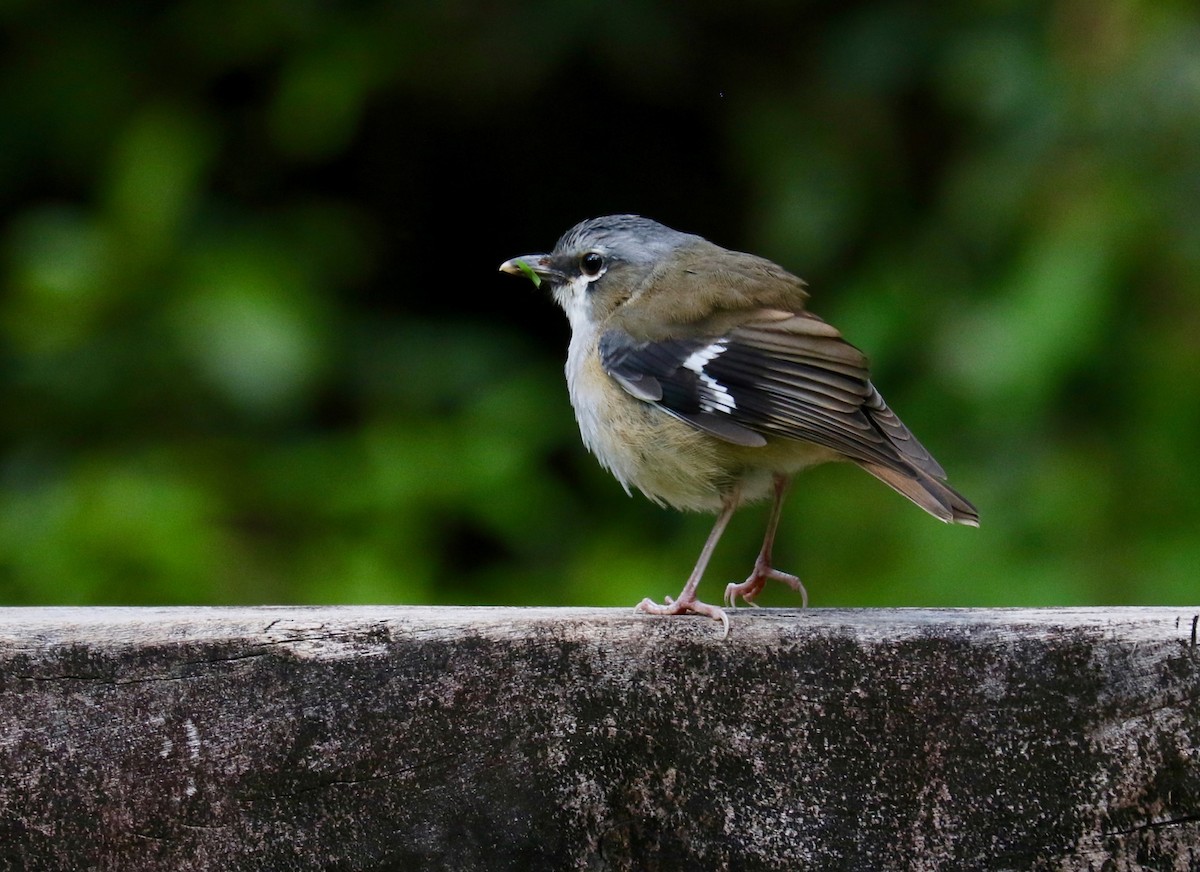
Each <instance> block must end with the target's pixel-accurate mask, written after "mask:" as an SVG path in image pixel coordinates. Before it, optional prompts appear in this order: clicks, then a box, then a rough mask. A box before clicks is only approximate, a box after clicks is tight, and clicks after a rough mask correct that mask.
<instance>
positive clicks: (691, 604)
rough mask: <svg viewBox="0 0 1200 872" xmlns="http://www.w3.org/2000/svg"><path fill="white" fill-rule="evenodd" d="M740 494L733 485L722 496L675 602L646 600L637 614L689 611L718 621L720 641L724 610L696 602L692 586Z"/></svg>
mask: <svg viewBox="0 0 1200 872" xmlns="http://www.w3.org/2000/svg"><path fill="white" fill-rule="evenodd" d="M740 495H741V488H740V487H736V486H735V487H734V489H733V490H732V491H730V492H729V494H728V495H727V496H726V497H725V502H724V503H723V505H722V506H721V513H720V514H719V515H717V520H716V523H714V524H713V528H712V532H711V533H709V534H708V540H707V541H706V542H705V543H704V548H702V549H701V551H700V558H699V559H698V560H697V561H696V566H695V568H693V569H692V574H691V575H689V576H688V580H687V584H685V585H684V586H683V590H682V591H680V593H679V597H678V598H677V599H671V598H670V597H667V598H666V604H665V605H661V606H660V605H659V604H658V603H656V602H654V601H653V600H652V599H650V598H649V597H647V598H646V599H644V600H642V601H641V602H640V603H638V606H637V611H639V612H645V613H646V614H649V615H681V614H684V613H686V612H691V613H692V614H695V615H704V616H705V617H709V618H712V619H713V620H716V621H720V622H721V624H722V626H723V627H724V628H725V630H724V632H723V633H722V634H721V638H722V639H724V638H725V637H726V636H728V635H729V616H728V615H726V614H725V610H724V609H722V608H720V607H719V606H711V605H709V604H708V603H703V602H700V600H698V599H696V586H697V585H699V584H700V579H701V577H702V576H703V575H704V569H705V567H707V566H708V561H709V558H711V557H712V554H713V551H714V550H715V549H716V547H717V542H718V541H720V539H721V534H722V533H724V532H725V527H726V526H727V525H728V524H729V519H730V518H732V517H733V513H734V511H735V510H736V509H737V507H738V499H739V497H740Z"/></svg>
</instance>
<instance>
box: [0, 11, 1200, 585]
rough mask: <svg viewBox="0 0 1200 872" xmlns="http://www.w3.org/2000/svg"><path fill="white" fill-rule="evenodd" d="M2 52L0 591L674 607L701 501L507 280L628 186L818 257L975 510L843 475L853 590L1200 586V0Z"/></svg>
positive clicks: (13, 44)
mask: <svg viewBox="0 0 1200 872" xmlns="http://www.w3.org/2000/svg"><path fill="white" fill-rule="evenodd" d="M0 34H2V35H0V208H2V209H3V224H2V227H0V234H2V235H0V271H2V272H0V275H2V282H3V287H2V294H0V367H2V370H0V376H2V381H0V409H2V412H0V440H2V449H3V450H2V455H0V602H3V603H7V604H20V603H77V604H91V603H265V602H385V603H420V602H448V603H450V602H453V603H539V604H616V605H632V604H633V603H635V602H636V601H637V600H638V599H640V598H641V597H642V596H644V595H648V594H649V595H653V596H655V597H656V598H657V597H661V596H663V595H665V594H668V593H670V594H674V593H675V592H676V590H677V588H678V587H679V585H680V584H681V583H682V580H683V578H684V576H685V575H686V572H687V570H688V569H689V568H690V565H691V563H692V561H693V559H694V557H695V555H696V553H697V552H698V550H699V547H700V544H701V542H702V540H703V537H704V535H705V534H706V532H707V528H708V525H709V523H710V519H708V518H703V517H696V516H683V515H677V514H674V513H671V512H664V511H662V510H660V509H657V508H655V507H654V506H652V505H650V504H649V503H647V502H646V501H645V500H643V499H642V498H641V497H640V496H635V497H634V498H633V499H630V498H628V497H626V496H625V495H624V493H623V492H622V491H621V490H620V488H619V486H618V485H617V484H616V483H615V482H614V481H612V480H611V479H609V478H608V477H607V476H606V475H605V474H604V473H603V472H601V471H600V470H599V469H598V468H597V467H596V465H595V463H594V461H593V460H592V459H591V458H589V457H588V456H587V455H586V454H585V453H584V451H583V448H582V447H581V445H580V443H579V441H578V437H577V434H576V431H575V427H574V422H573V420H572V417H571V412H570V408H569V406H568V403H567V400H566V391H565V387H564V385H563V383H562V374H561V362H562V359H563V357H564V354H565V344H566V336H567V333H566V327H565V324H564V323H563V321H562V318H561V315H560V314H559V313H558V312H557V311H555V310H554V308H553V306H552V304H551V303H550V302H549V301H548V300H547V299H545V295H544V293H539V292H537V291H535V290H534V289H533V288H532V287H531V286H530V285H529V283H528V282H521V281H517V280H516V279H512V278H511V277H507V276H501V275H499V274H497V273H496V266H497V265H498V264H499V263H500V261H502V260H504V259H506V258H508V257H512V256H515V255H519V254H524V253H527V252H530V251H537V250H544V249H547V248H549V247H550V246H551V245H553V243H554V241H555V239H556V238H557V236H558V234H559V233H561V232H562V231H563V230H565V229H566V228H567V227H569V226H570V225H572V224H573V223H575V222H576V221H577V220H579V219H581V218H584V217H588V216H592V215H598V214H604V213H609V212H616V211H635V212H640V213H642V214H647V215H650V216H651V217H655V218H658V219H659V220H662V221H664V222H666V223H668V224H671V225H672V226H676V227H678V228H680V229H684V230H688V231H693V232H697V233H701V234H703V235H705V236H708V237H709V238H711V239H713V240H714V241H717V242H720V243H722V244H725V245H728V246H731V247H737V248H742V249H748V250H753V251H756V252H759V253H762V254H765V255H768V256H770V257H773V258H774V259H776V260H778V261H780V262H782V263H784V264H786V265H787V266H789V268H791V269H792V270H793V271H795V272H797V273H799V274H800V275H802V276H804V277H805V278H806V279H808V280H809V282H810V284H811V286H812V289H813V293H814V297H813V306H812V307H813V309H814V311H816V312H817V313H818V314H820V315H822V316H823V317H825V318H827V319H828V320H830V321H832V322H833V323H835V324H836V325H838V326H839V327H840V328H841V329H842V330H843V332H844V333H845V334H846V335H847V337H848V338H849V339H850V340H851V341H853V342H854V343H855V344H857V345H859V346H860V347H862V348H863V349H864V350H866V351H867V352H868V354H869V355H870V356H871V358H872V361H873V365H874V368H875V373H876V382H877V384H878V385H879V386H880V388H881V390H882V391H883V393H884V395H885V396H886V397H887V398H888V399H889V402H890V403H891V404H892V405H893V407H895V408H896V409H897V410H898V411H899V413H900V414H901V415H902V416H903V417H904V419H905V420H906V422H907V423H908V424H909V425H910V426H911V427H912V429H913V430H914V431H916V432H917V433H918V434H919V435H920V436H921V438H922V440H923V441H924V442H925V443H926V444H927V445H928V446H929V447H930V448H931V449H932V450H933V451H934V453H935V454H936V455H937V456H938V457H939V459H940V460H941V461H942V463H943V465H945V466H946V467H947V469H949V470H950V472H951V479H952V481H953V482H954V483H955V484H956V485H957V486H958V487H959V488H960V489H961V490H963V491H964V492H965V493H966V494H967V495H968V496H970V497H971V498H972V499H973V500H974V501H975V502H976V503H977V504H978V506H979V507H980V510H981V514H982V520H983V526H982V528H981V529H980V530H971V529H966V528H949V527H945V526H942V525H940V524H937V523H935V522H934V521H932V520H931V519H930V518H928V517H927V516H925V515H924V514H923V513H921V512H919V511H917V510H916V509H915V508H913V507H912V506H910V505H908V504H906V503H905V502H904V501H903V500H901V499H899V498H897V497H896V496H895V495H894V494H892V493H891V492H890V491H888V490H887V489H886V488H883V487H882V486H880V485H879V484H878V483H876V482H875V481H874V480H872V479H870V478H869V477H868V476H866V475H863V474H862V473H860V472H858V471H857V470H854V469H852V468H850V467H827V468H822V469H819V470H815V471H813V472H811V473H809V474H807V475H806V476H804V477H803V478H802V479H801V480H800V482H799V483H798V485H797V487H796V488H795V490H794V492H793V496H792V497H791V500H790V502H789V506H788V510H787V512H786V514H785V517H784V528H783V532H782V539H781V543H780V545H779V546H778V550H777V559H778V561H779V563H780V565H781V566H784V567H786V568H788V569H791V570H794V571H797V572H798V573H799V574H800V575H801V576H802V577H803V578H805V579H806V581H807V582H808V585H809V589H810V591H811V593H812V600H813V602H814V604H817V605H833V604H874V605H934V604H937V605H1004V604H1011V605H1030V604H1033V605H1040V604H1072V603H1096V604H1101V603H1175V602H1188V601H1191V602H1194V601H1195V600H1196V579H1197V567H1200V537H1198V536H1197V527H1198V521H1200V464H1198V463H1197V459H1198V452H1197V434H1198V433H1200V292H1198V289H1200V7H1197V6H1196V4H1195V3H1191V2H1188V3H1185V2H1163V3H1133V2H1118V0H1088V2H1083V0H1065V2H1057V3H1050V4H1044V3H1018V2H987V3H977V4H963V5H960V4H943V5H935V4H917V3H909V2H870V3H857V4H820V3H799V4H784V3H774V2H768V0H750V2H745V3H740V4H734V5H732V6H731V5H730V4H725V3H702V4H696V5H692V6H681V7H669V6H667V5H666V4H657V3H650V2H641V0H629V2H620V3H605V4H600V3H586V2H566V3H538V2H514V3H511V4H482V3H480V4H473V3H470V2H457V3H442V4H418V3H391V4H382V3H362V4H315V3H306V2H289V3H241V2H230V0H183V2H177V3H174V4H170V5H165V6H152V5H149V4H134V3H128V2H114V3H80V2H57V3H56V2H21V0H15V2H14V0H9V2H5V3H0ZM763 520H764V518H763V510H762V509H749V510H746V511H745V512H743V513H741V514H740V515H739V516H738V518H736V519H735V521H734V524H733V526H732V528H731V530H730V533H729V535H728V536H727V539H726V541H725V542H724V543H723V546H722V548H721V549H720V550H719V552H718V555H717V558H716V559H715V560H714V564H713V566H712V568H711V570H710V577H709V580H708V582H707V584H706V585H705V587H704V588H703V591H706V595H707V597H709V598H714V599H715V598H716V597H718V596H719V593H718V591H720V590H721V588H722V586H723V584H724V582H725V581H726V580H729V579H733V578H738V577H742V576H744V574H745V572H746V571H747V570H748V569H749V567H750V563H751V560H752V558H753V555H754V553H755V549H756V548H757V541H758V537H759V535H760V533H761V526H762V523H763ZM768 601H769V602H770V603H774V604H794V597H791V596H790V594H788V593H787V592H786V591H784V592H775V593H773V594H772V595H771V597H770V599H769V600H768Z"/></svg>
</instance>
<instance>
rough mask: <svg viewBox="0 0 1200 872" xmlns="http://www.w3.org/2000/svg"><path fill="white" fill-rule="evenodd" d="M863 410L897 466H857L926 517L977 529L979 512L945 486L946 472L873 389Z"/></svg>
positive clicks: (872, 464)
mask: <svg viewBox="0 0 1200 872" xmlns="http://www.w3.org/2000/svg"><path fill="white" fill-rule="evenodd" d="M869 387H870V388H871V393H870V394H869V395H868V396H867V401H866V403H865V404H864V406H863V411H864V412H866V413H867V417H868V418H870V419H871V423H872V424H874V425H875V428H876V429H877V430H878V431H879V432H880V433H881V434H882V435H883V437H884V438H885V439H886V440H887V441H888V442H889V443H890V444H891V447H892V448H893V449H895V451H896V458H895V460H896V462H895V463H894V464H889V465H887V466H885V465H883V464H880V463H874V462H871V461H862V460H859V461H858V465H859V466H861V467H862V468H863V469H865V470H866V471H867V472H869V473H871V475H873V476H875V477H876V478H877V479H879V480H880V481H881V482H883V483H884V484H886V485H888V486H889V487H891V488H892V489H893V490H895V491H896V492H897V493H900V494H903V495H904V496H906V497H908V498H909V499H910V500H912V501H913V502H914V503H916V504H917V505H918V506H920V507H921V508H923V509H924V510H925V511H927V512H929V514H931V515H933V516H934V517H935V518H938V519H940V520H942V521H945V522H946V523H948V524H966V525H968V526H970V527H978V526H979V512H978V511H977V510H976V508H975V507H974V506H973V505H971V501H970V500H968V499H967V498H966V497H964V496H963V495H962V494H960V493H959V492H958V491H956V490H955V489H954V488H952V487H950V485H948V484H946V471H945V470H944V469H942V466H941V464H939V463H938V462H937V461H936V460H935V459H934V458H933V455H931V454H930V453H929V452H928V451H926V450H925V446H924V445H922V444H921V443H920V442H918V441H917V437H916V436H914V435H913V434H912V431H911V430H909V429H908V428H907V427H906V426H904V422H903V421H901V420H900V419H899V418H898V417H897V416H896V413H895V412H893V411H892V410H891V409H890V408H888V405H887V403H885V402H884V401H883V397H881V396H880V395H879V391H877V390H876V389H875V386H874V385H870V386H869Z"/></svg>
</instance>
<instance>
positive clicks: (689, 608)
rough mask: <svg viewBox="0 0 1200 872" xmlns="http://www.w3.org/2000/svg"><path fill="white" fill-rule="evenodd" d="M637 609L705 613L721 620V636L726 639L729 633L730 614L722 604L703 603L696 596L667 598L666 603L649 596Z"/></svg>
mask: <svg viewBox="0 0 1200 872" xmlns="http://www.w3.org/2000/svg"><path fill="white" fill-rule="evenodd" d="M635 611H638V612H642V613H643V614H647V615H684V614H689V613H690V614H693V615H703V616H704V617H706V618H712V619H713V620H714V621H720V622H721V626H722V628H723V629H722V631H721V638H722V639H724V638H725V637H726V636H728V635H729V616H728V615H727V614H725V610H724V609H723V608H721V607H720V606H710V605H709V604H708V603H702V602H700V600H698V599H696V598H695V596H693V597H691V598H690V599H686V598H683V597H681V598H680V599H677V600H675V599H671V598H670V597H667V598H666V603H665V604H664V605H661V606H660V605H659V604H658V603H656V602H654V600H652V599H650V598H649V597H647V598H646V599H644V600H642V601H641V602H640V603H638V604H637V608H636V609H635Z"/></svg>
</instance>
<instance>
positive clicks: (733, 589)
mask: <svg viewBox="0 0 1200 872" xmlns="http://www.w3.org/2000/svg"><path fill="white" fill-rule="evenodd" d="M770 578H773V579H775V580H776V581H780V582H783V583H784V584H786V585H787V586H788V587H790V588H791V589H792V590H794V591H796V593H798V594H800V607H801V608H805V609H806V608H808V591H807V590H805V589H804V585H803V584H801V583H800V579H799V578H797V577H796V576H794V575H792V574H791V573H789V572H783V571H781V570H778V569H775V568H774V567H772V566H769V565H767V564H766V563H762V562H759V563H756V564H755V565H754V571H753V572H752V573H750V577H749V578H747V579H746V580H745V581H743V582H741V583H740V584H738V583H735V582H730V583H729V584H727V585H725V598H724V601H725V602H726V603H727V604H728V605H729V607H730V608H736V607H737V600H738V598H739V597H740V598H741V599H742V601H743V602H745V603H747V604H748V605H751V606H754V605H757V604H756V603H755V602H754V601H755V599H757V598H758V595H759V594H760V593H762V591H763V588H764V587H766V586H767V579H770Z"/></svg>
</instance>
